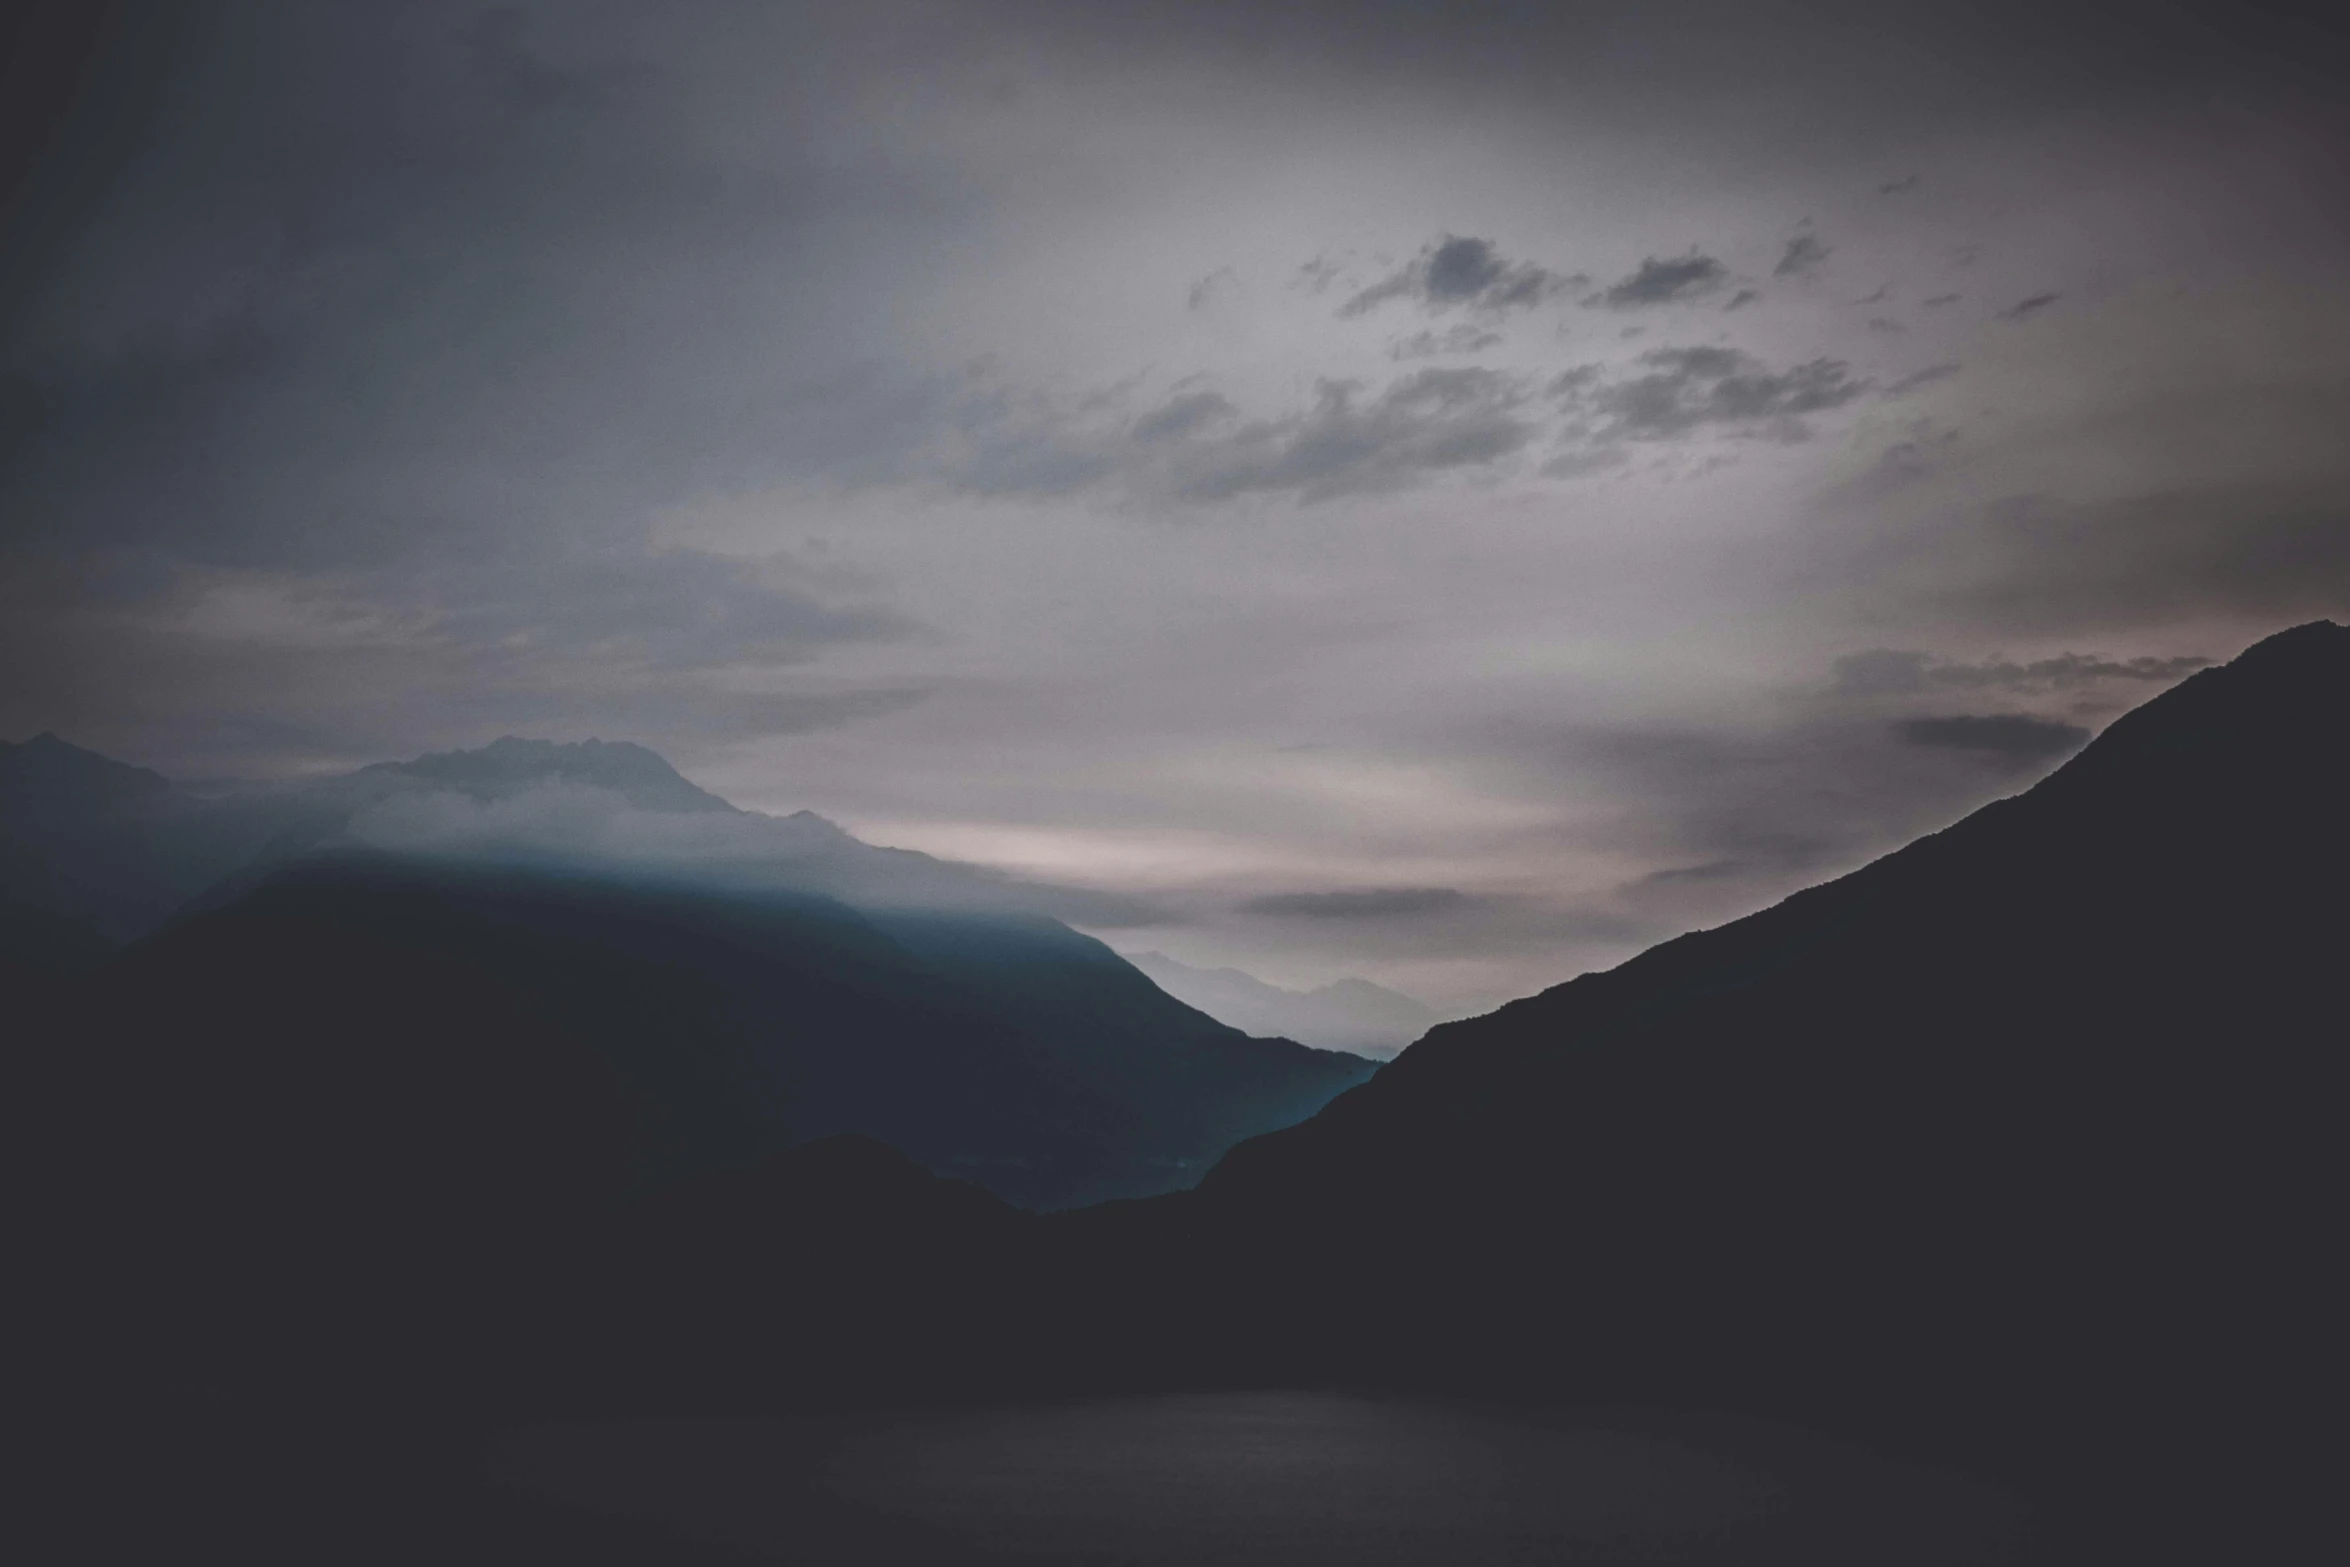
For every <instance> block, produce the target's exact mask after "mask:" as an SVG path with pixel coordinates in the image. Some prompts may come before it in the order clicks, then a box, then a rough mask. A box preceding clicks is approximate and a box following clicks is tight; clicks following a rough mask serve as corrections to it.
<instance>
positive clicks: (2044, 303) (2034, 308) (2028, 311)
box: [1999, 294, 2064, 321]
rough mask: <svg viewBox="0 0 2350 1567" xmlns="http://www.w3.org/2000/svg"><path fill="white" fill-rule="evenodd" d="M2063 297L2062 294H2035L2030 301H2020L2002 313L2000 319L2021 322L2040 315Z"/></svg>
mask: <svg viewBox="0 0 2350 1567" xmlns="http://www.w3.org/2000/svg"><path fill="white" fill-rule="evenodd" d="M2063 297H2064V296H2063V295H2062V294H2034V295H2032V296H2031V297H2030V298H2028V299H2019V300H2017V301H2016V302H2015V303H2014V304H2012V305H2010V306H2008V307H2007V308H2006V309H2005V310H2002V311H2000V312H1999V319H2000V320H2002V321H2021V320H2023V319H2024V317H2026V316H2032V315H2038V314H2039V313H2040V312H2041V311H2043V310H2046V309H2047V308H2048V307H2049V306H2050V305H2053V304H2055V303H2056V302H2057V301H2058V300H2060V299H2062V298H2063Z"/></svg>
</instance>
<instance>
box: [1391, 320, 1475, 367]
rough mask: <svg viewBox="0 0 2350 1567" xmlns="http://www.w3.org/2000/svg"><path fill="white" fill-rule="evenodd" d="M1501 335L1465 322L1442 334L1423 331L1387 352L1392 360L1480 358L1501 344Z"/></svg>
mask: <svg viewBox="0 0 2350 1567" xmlns="http://www.w3.org/2000/svg"><path fill="white" fill-rule="evenodd" d="M1501 340H1502V338H1501V334H1500V333H1499V332H1488V331H1486V330H1485V329H1484V328H1482V327H1475V326H1471V325H1469V324H1468V323H1467V322H1462V323H1461V324H1460V325H1458V326H1450V327H1447V328H1445V329H1444V331H1442V332H1435V331H1420V332H1415V333H1413V334H1412V335H1411V336H1410V337H1406V338H1400V339H1398V340H1397V341H1396V342H1395V343H1394V344H1393V345H1392V346H1391V347H1390V348H1389V349H1388V350H1387V356H1388V357H1389V358H1390V359H1434V358H1436V357H1437V356H1438V355H1441V354H1477V353H1483V352H1484V351H1485V350H1486V349H1488V348H1494V347H1498V346H1499V345H1500V343H1501Z"/></svg>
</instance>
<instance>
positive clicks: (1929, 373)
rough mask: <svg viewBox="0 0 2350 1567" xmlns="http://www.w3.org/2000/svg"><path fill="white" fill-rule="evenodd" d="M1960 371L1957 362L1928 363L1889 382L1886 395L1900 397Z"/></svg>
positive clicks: (1944, 379)
mask: <svg viewBox="0 0 2350 1567" xmlns="http://www.w3.org/2000/svg"><path fill="white" fill-rule="evenodd" d="M1929 303H1930V301H1929ZM1958 371H1959V367H1958V366H1957V365H1955V364H1939V365H1928V366H1926V367H1925V368H1924V369H1923V370H1912V371H1911V372H1910V373H1909V374H1907V375H1905V376H1903V377H1901V378H1900V379H1899V380H1896V381H1893V382H1890V383H1888V384H1887V385H1886V387H1885V392H1884V395H1885V396H1887V397H1899V396H1901V395H1902V394H1903V393H1904V392H1914V391H1916V390H1917V389H1918V388H1919V387H1921V386H1932V385H1933V384H1934V383H1935V382H1937V381H1947V380H1949V379H1950V378H1951V377H1952V376H1954V375H1956V374H1958Z"/></svg>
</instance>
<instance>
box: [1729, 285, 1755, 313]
mask: <svg viewBox="0 0 2350 1567" xmlns="http://www.w3.org/2000/svg"><path fill="white" fill-rule="evenodd" d="M1761 298H1762V292H1761V290H1759V289H1752V288H1742V289H1740V290H1739V291H1738V292H1737V293H1735V294H1732V295H1731V296H1730V302H1729V303H1728V304H1726V305H1724V306H1722V308H1723V309H1724V310H1744V309H1745V308H1746V307H1747V306H1748V305H1751V304H1753V303H1754V302H1755V301H1756V300H1759V299H1761Z"/></svg>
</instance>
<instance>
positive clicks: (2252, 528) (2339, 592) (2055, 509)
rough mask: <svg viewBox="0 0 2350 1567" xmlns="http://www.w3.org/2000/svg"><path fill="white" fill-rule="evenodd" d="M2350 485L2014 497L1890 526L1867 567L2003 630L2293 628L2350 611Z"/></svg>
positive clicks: (2252, 484)
mask: <svg viewBox="0 0 2350 1567" xmlns="http://www.w3.org/2000/svg"><path fill="white" fill-rule="evenodd" d="M2345 518H2350V480H2330V481H2325V480H2309V481H2300V482H2261V481H2245V482H2242V483H2237V484H2213V485H2207V486H2198V487H2195V488H2181V489H2171V490H2162V491H2156V492H2153V493H2149V494H2142V495H2132V496H2125V497H2121V498H2118V499H2113V500H2107V501H2098V502H2093V503H2076V504H2067V503H2064V502H2059V501H2055V500H2051V499H2046V498H2041V497H2018V498H2015V499H2011V500H2008V501H2005V502H2001V503H1997V504H1994V505H1990V506H1986V507H1983V508H1981V509H1980V510H1979V511H1976V512H1974V513H1973V514H1971V515H1966V514H1962V515H1959V516H1955V517H1939V518H1937V519H1936V523H1935V525H1934V526H1933V527H1932V528H1931V529H1916V530H1910V531H1902V532H1896V533H1894V534H1891V535H1889V536H1887V537H1885V538H1883V539H1881V540H1880V541H1879V542H1877V543H1876V544H1875V545H1874V546H1873V547H1872V548H1870V549H1867V550H1865V551H1863V552H1862V554H1861V555H1860V556H1859V557H1858V559H1857V560H1856V562H1855V564H1856V565H1857V566H1859V567H1860V568H1861V569H1877V570H1887V569H1890V570H1891V571H1892V573H1893V580H1894V581H1896V582H1900V583H1903V584H1905V585H1907V587H1908V591H1909V592H1910V593H1912V594H1914V595H1916V596H1917V597H1918V598H1919V599H1921V600H1922V601H1924V602H1926V603H1929V604H1934V605H1937V606H1942V607H1946V608H1948V609H1953V610H1957V611H1960V612H1962V613H1965V614H1967V615H1969V616H1972V617H1974V618H1975V619H1976V620H1977V622H1978V623H1979V624H1982V625H1985V626H1995V627H2002V628H2008V627H2013V628H2029V627H2059V628H2075V629H2076V631H2077V629H2078V628H2082V627H2085V626H2087V627H2103V626H2116V625H2121V626H2129V625H2158V624H2164V623H2169V622H2176V621H2182V620H2187V619H2189V618H2191V617H2193V616H2196V615H2202V614H2214V613H2217V614H2226V615H2231V616H2235V617H2239V618H2242V619H2245V620H2248V621H2253V622H2263V623H2268V624H2273V625H2282V624H2286V623H2288V622H2290V621H2293V620H2299V619H2305V618H2307V617H2309V616H2312V615H2332V616H2338V615H2340V614H2341V613H2342V612H2343V611H2344V610H2345V608H2350V547H2346V546H2345V543H2344V540H2345V538H2346V537H2350V527H2346V524H2345V521H2344V519H2345Z"/></svg>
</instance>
